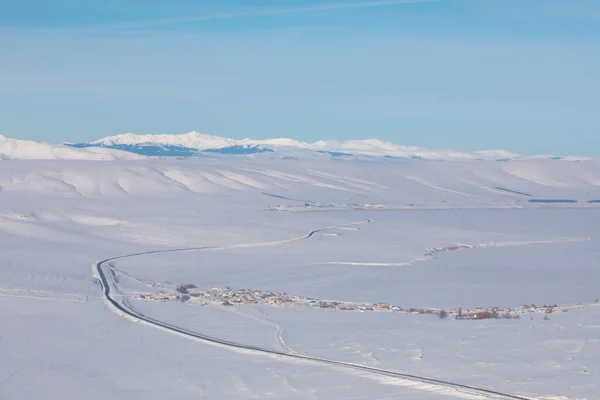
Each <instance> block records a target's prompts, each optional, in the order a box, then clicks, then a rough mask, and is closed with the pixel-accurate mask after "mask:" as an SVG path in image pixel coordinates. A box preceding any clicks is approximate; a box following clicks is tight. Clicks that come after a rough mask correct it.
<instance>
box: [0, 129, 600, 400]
mask: <svg viewBox="0 0 600 400" xmlns="http://www.w3.org/2000/svg"><path fill="white" fill-rule="evenodd" d="M36 146H42V147H40V148H41V150H40V148H38V147H36ZM325 148H327V149H328V150H338V148H337V147H335V148H334V147H331V145H329V147H325ZM286 154H287V153H286ZM290 154H291V153H290ZM294 154H295V155H294V156H291V155H286V156H281V155H280V154H279V153H277V151H275V152H263V153H257V154H250V155H219V154H215V155H212V156H201V157H192V158H160V159H159V158H147V157H144V156H140V155H136V154H132V153H126V152H122V151H117V150H113V149H106V148H99V147H93V148H71V147H64V146H54V147H52V145H42V144H32V143H30V142H20V141H9V140H6V139H3V138H0V155H3V156H2V159H0V254H2V257H1V259H0V302H1V304H2V307H0V321H2V323H1V324H0V399H7V400H8V399H33V398H44V399H64V398H85V399H91V400H95V399H138V398H145V399H165V398H195V399H263V398H272V399H327V400H330V399H331V400H337V399H340V400H341V399H417V400H419V399H423V400H432V399H442V398H448V399H452V398H466V399H484V398H504V399H506V398H513V399H514V398H524V399H546V400H550V399H552V400H559V399H560V400H563V399H564V400H570V399H573V400H575V399H586V400H592V399H598V398H600V323H599V322H598V321H600V304H599V303H598V299H599V298H600V287H599V286H598V282H600V265H599V264H598V260H600V246H599V245H598V239H599V238H600V205H599V204H598V203H594V202H593V201H594V200H598V199H600V162H599V161H598V160H572V159H561V160H557V159H550V158H531V159H510V160H506V161H494V160H485V161H484V160H477V159H473V160H417V159H412V160H405V159H392V158H385V157H372V158H364V157H348V158H343V157H342V158H340V157H337V156H335V157H334V156H332V155H330V154H324V153H316V152H314V153H310V154H302V155H300V156H298V154H296V153H294ZM41 158H43V160H42V159H41ZM50 158H51V159H50ZM530 200H543V201H542V202H531V201H530ZM551 200H552V201H551ZM554 200H571V201H576V203H573V202H570V203H562V202H558V203H557V202H554ZM164 250H166V251H169V252H163V251H164ZM179 250H181V251H179ZM148 253H150V254H148ZM132 254H139V255H137V256H132V257H125V258H119V259H115V260H112V261H107V262H106V263H104V264H100V265H95V263H96V262H98V261H101V260H105V259H109V258H112V257H121V256H126V255H132ZM99 273H100V274H102V273H104V274H106V276H107V277H106V283H104V282H103V281H102V279H99V278H101V277H100V276H99ZM165 282H167V283H165ZM169 282H170V283H169ZM180 284H193V285H195V286H196V287H197V288H198V290H200V289H203V290H204V289H211V288H227V290H231V291H237V290H241V289H252V290H256V291H270V292H273V293H285V294H287V295H289V296H297V298H298V299H302V301H305V300H304V299H313V300H322V301H331V302H342V303H343V304H346V303H347V304H362V305H375V304H384V305H389V306H390V307H391V306H392V305H394V306H398V307H399V308H401V309H402V311H393V310H392V309H386V308H385V307H383V306H382V307H381V308H379V309H375V310H372V311H371V310H365V309H364V308H365V307H363V309H359V307H358V306H357V308H356V309H353V310H346V311H344V310H340V309H339V307H338V309H327V308H320V307H315V306H306V305H300V306H290V305H289V304H277V303H276V304H268V302H267V301H265V302H258V303H249V304H234V305H223V304H220V303H219V302H210V301H208V302H207V303H208V304H206V305H202V304H198V303H193V302H192V301H191V300H190V301H183V302H182V301H181V298H179V300H173V301H152V300H145V299H143V298H142V297H141V296H146V295H149V294H154V295H156V296H165V297H168V298H169V299H172V298H174V297H173V296H178V294H177V292H176V291H175V290H174V288H175V287H176V286H177V285H180ZM223 290H225V289H223ZM107 292H108V297H110V298H112V299H113V300H114V301H115V302H116V303H117V304H119V305H120V306H122V307H124V309H126V310H131V313H132V315H138V316H139V315H141V316H145V317H146V318H148V320H152V321H159V322H160V323H164V324H167V325H169V326H174V327H177V328H180V329H182V330H184V331H185V332H191V333H194V334H197V335H200V336H203V335H204V336H207V337H210V338H216V339H218V340H220V341H223V342H227V343H233V344H235V346H231V345H227V344H223V343H221V344H218V343H210V342H209V341H207V340H204V339H201V338H198V337H196V338H195V339H194V338H192V337H191V336H193V335H190V334H187V333H185V334H184V333H179V334H176V333H175V332H173V331H172V330H168V329H165V328H164V327H163V328H159V327H157V326H156V325H153V324H152V323H149V322H147V321H146V320H144V319H143V318H139V317H135V316H133V317H132V316H131V315H125V317H124V315H123V314H124V312H122V311H118V310H115V307H114V306H113V305H111V303H110V302H109V301H108V300H107V298H106V297H107ZM159 292H162V294H159ZM180 294H181V293H180ZM180 294H179V295H180ZM306 301H308V300H306ZM524 305H526V306H527V307H523V306H524ZM534 305H535V307H534ZM544 305H556V307H552V312H551V313H549V312H546V311H545V310H546V309H541V307H542V306H544ZM480 308H481V309H486V310H487V309H493V308H498V309H502V310H511V312H514V313H515V314H518V316H519V318H518V319H502V318H492V319H475V320H470V319H456V315H455V314H450V315H449V316H448V317H447V318H445V319H442V318H440V317H439V316H438V315H437V314H419V313H418V312H407V310H409V309H410V310H419V309H427V310H436V312H437V311H439V310H445V311H449V312H455V311H456V310H458V309H460V310H461V312H462V311H463V310H464V311H465V312H467V311H472V310H476V309H480ZM115 311H116V312H115ZM128 312H129V311H128ZM136 313H137V314H136ZM243 346H248V347H249V349H244V348H241V347H243ZM290 355H291V357H290ZM295 356H301V357H296V358H294V357H295ZM302 357H304V358H302ZM319 360H332V361H335V362H342V363H348V364H339V363H338V364H335V363H334V364H331V363H329V364H328V363H324V362H321V361H319ZM350 364H351V365H350ZM355 366H364V367H368V368H366V369H360V368H355ZM377 370H384V371H392V372H395V373H402V374H408V375H410V376H413V377H422V378H430V379H433V380H437V381H442V383H440V382H438V383H436V382H434V381H427V380H419V379H413V378H410V377H408V376H407V377H405V378H402V377H400V376H398V375H391V374H387V373H378V372H377ZM443 382H447V383H449V384H445V383H443ZM460 385H464V386H469V387H471V389H469V388H460ZM486 390H487V391H492V392H497V394H491V393H489V392H485V391H486ZM502 394H504V395H502ZM507 395H511V396H515V397H508V396H507Z"/></svg>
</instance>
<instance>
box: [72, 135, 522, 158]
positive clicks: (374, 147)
mask: <svg viewBox="0 0 600 400" xmlns="http://www.w3.org/2000/svg"><path fill="white" fill-rule="evenodd" d="M71 146H76V147H85V148H88V147H107V148H114V149H121V150H127V151H131V152H135V153H138V154H143V155H194V154H197V153H198V152H202V151H212V152H217V153H227V154H241V153H243V154H247V153H256V152H265V151H275V152H278V153H284V154H289V153H294V154H295V155H297V154H298V153H300V154H310V153H311V152H313V153H314V152H320V153H329V154H330V155H331V156H334V157H348V156H370V157H398V158H417V159H429V160H475V159H485V160H497V159H515V158H521V157H520V156H519V155H518V154H514V153H509V152H506V151H503V150H487V151H479V152H474V153H467V152H459V151H453V150H430V149H426V148H422V147H415V146H403V145H399V144H395V143H391V142H386V141H382V140H378V139H367V140H347V141H336V140H321V141H318V142H315V143H306V142H301V141H297V140H293V139H287V138H278V139H264V140H253V139H241V140H235V139H230V138H224V137H220V136H213V135H205V134H201V133H198V132H190V133H187V134H183V135H163V134H161V135H136V134H134V133H125V134H120V135H115V136H109V137H106V138H103V139H100V140H97V141H94V142H91V143H80V144H71Z"/></svg>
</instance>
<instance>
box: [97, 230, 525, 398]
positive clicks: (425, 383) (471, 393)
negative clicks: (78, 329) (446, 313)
mask: <svg viewBox="0 0 600 400" xmlns="http://www.w3.org/2000/svg"><path fill="white" fill-rule="evenodd" d="M370 222H371V220H365V221H361V222H355V223H350V224H345V225H339V226H330V227H326V228H322V229H317V230H313V231H311V232H309V233H308V234H306V235H304V236H301V237H299V238H293V239H285V240H278V241H271V242H262V243H248V244H237V245H225V246H207V247H194V248H182V249H170V250H154V251H148V252H141V253H134V254H127V255H121V256H116V257H111V258H107V259H104V260H101V261H98V262H96V263H95V264H93V266H92V273H93V276H94V277H96V278H97V279H98V280H99V281H100V284H101V285H102V292H103V295H104V302H105V303H106V305H107V306H108V307H109V309H111V310H112V311H114V312H116V313H117V314H119V315H121V316H122V317H124V318H126V319H129V320H131V321H133V322H136V323H141V324H144V325H148V326H152V327H154V328H157V329H160V330H163V331H166V332H168V333H171V334H176V335H179V336H182V337H184V338H187V339H192V340H196V341H198V342H201V343H205V344H211V345H215V346H218V347H223V348H227V349H230V350H236V351H240V352H243V353H246V354H256V355H265V356H271V357H276V358H278V359H288V360H293V361H300V362H309V363H315V364H320V365H326V366H327V365H328V366H334V367H342V368H347V369H352V370H354V371H359V372H364V373H368V374H371V375H375V376H378V379H381V380H382V381H386V379H387V380H389V379H394V380H396V381H397V380H400V381H401V382H403V383H402V385H403V386H409V387H415V389H421V390H430V391H434V392H439V393H440V394H447V395H454V396H456V397H466V398H481V397H484V398H496V399H508V400H532V399H530V398H527V397H523V396H518V395H512V394H508V393H503V392H499V391H495V390H490V389H484V388H479V387H475V386H470V385H463V384H460V383H455V382H449V381H444V380H440V379H434V378H428V377H424V376H419V375H413V374H409V373H404V372H398V371H392V370H387V369H383V368H375V367H369V366H366V365H362V364H355V363H350V362H345V361H336V360H330V359H326V358H320V357H313V356H307V355H302V354H297V353H296V354H294V353H288V352H283V351H277V350H271V349H268V348H263V347H259V346H253V345H247V344H243V343H238V342H234V341H230V340H226V339H221V338H218V337H213V336H209V335H204V334H201V333H198V332H194V331H191V330H188V329H185V328H181V327H178V326H175V325H171V324H168V323H166V322H163V321H159V320H156V319H154V318H152V317H149V316H146V315H144V314H142V313H140V312H139V311H136V310H134V309H133V308H132V307H131V306H130V305H129V304H128V302H127V301H126V298H125V297H123V296H122V300H123V301H122V302H119V301H118V300H117V299H116V298H114V297H113V295H112V294H111V287H112V286H113V285H111V284H110V283H109V279H108V278H107V277H106V272H105V268H106V269H107V270H108V272H109V273H110V275H109V276H112V271H113V270H112V266H111V263H112V262H113V261H117V260H122V259H126V258H133V257H140V256H148V255H152V254H164V253H175V252H191V251H218V250H227V249H239V248H250V247H264V246H276V245H282V244H288V243H294V242H300V241H304V240H308V239H310V238H312V237H313V236H315V235H316V234H318V233H321V232H325V231H328V230H331V229H336V228H341V227H344V226H346V227H347V226H352V225H358V224H366V223H370ZM113 283H114V282H113ZM114 289H115V290H116V291H118V289H117V288H116V285H115V287H114Z"/></svg>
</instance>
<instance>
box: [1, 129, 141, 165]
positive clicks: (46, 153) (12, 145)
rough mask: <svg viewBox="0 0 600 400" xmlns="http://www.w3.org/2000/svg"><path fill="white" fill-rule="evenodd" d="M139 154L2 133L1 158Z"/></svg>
mask: <svg viewBox="0 0 600 400" xmlns="http://www.w3.org/2000/svg"><path fill="white" fill-rule="evenodd" d="M139 158H143V157H141V156H139V155H136V154H132V153H128V152H123V151H119V150H113V149H105V148H102V147H89V148H84V149H76V148H72V147H68V146H64V145H56V144H49V143H40V142H34V141H31V140H18V139H9V138H6V137H4V136H2V135H0V160H14V159H21V160H131V159H139Z"/></svg>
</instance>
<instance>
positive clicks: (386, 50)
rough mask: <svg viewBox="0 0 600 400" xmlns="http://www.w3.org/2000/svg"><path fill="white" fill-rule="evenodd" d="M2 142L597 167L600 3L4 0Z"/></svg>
mask: <svg viewBox="0 0 600 400" xmlns="http://www.w3.org/2000/svg"><path fill="white" fill-rule="evenodd" d="M0 9H1V10H2V12H0V134H2V135H4V136H7V137H16V138H23V139H33V140H43V141H49V142H62V141H70V142H84V141H91V140H94V139H98V138H100V137H104V136H109V135H114V134H117V133H124V132H134V133H140V134H142V133H186V132H189V131H199V132H202V133H209V134H214V135H219V136H227V137H232V138H237V139H241V138H245V137H250V138H253V139H262V138H274V137H291V138H295V139H298V140H304V141H316V140H320V139H336V140H343V139H367V138H378V139H382V140H387V141H392V142H395V143H399V144H405V145H416V146H423V147H430V148H451V149H457V150H464V151H472V150H481V149H505V150H509V151H513V152H517V153H523V154H555V155H565V154H577V155H588V156H598V157H600V2H599V1H598V0H437V1H416V0H415V1H410V0H405V1H401V0H398V1H394V0H387V1H386V0H374V1H369V0H362V1H361V0H285V1H283V0H228V1H222V0H218V1H217V0H208V1H204V0H171V1H165V0H103V1H95V0H90V1H80V0H54V1H51V2H50V1H47V0H19V1H13V0H0Z"/></svg>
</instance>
